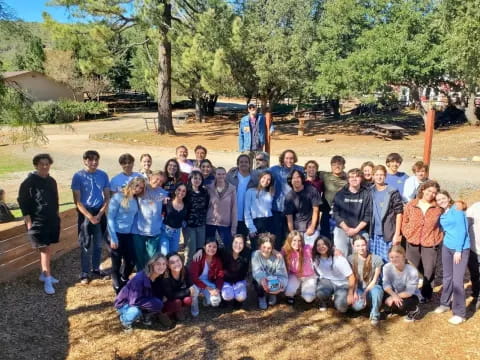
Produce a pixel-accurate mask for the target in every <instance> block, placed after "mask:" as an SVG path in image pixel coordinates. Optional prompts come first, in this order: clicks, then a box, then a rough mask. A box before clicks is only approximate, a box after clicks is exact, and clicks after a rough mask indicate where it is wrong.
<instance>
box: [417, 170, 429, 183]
mask: <svg viewBox="0 0 480 360" xmlns="http://www.w3.org/2000/svg"><path fill="white" fill-rule="evenodd" d="M415 176H416V177H417V179H418V180H420V181H425V179H426V178H427V172H426V171H425V169H420V170H417V171H415Z"/></svg>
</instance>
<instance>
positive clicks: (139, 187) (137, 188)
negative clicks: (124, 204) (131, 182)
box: [133, 182, 145, 195]
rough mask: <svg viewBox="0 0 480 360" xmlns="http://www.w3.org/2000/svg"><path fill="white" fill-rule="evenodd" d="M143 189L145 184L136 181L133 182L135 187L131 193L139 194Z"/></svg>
mask: <svg viewBox="0 0 480 360" xmlns="http://www.w3.org/2000/svg"><path fill="white" fill-rule="evenodd" d="M144 189H145V184H144V183H141V182H139V183H137V184H135V187H134V188H133V194H134V195H140V194H142V193H143V190H144Z"/></svg>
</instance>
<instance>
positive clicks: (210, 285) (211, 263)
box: [189, 238, 224, 314]
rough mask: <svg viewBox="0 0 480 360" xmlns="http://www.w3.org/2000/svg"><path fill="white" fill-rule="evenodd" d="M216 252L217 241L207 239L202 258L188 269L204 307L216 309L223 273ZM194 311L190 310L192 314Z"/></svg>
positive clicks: (220, 298) (219, 301)
mask: <svg viewBox="0 0 480 360" xmlns="http://www.w3.org/2000/svg"><path fill="white" fill-rule="evenodd" d="M217 250H218V243H217V241H216V240H215V239H208V238H207V241H206V243H205V246H204V253H203V256H202V258H201V259H200V260H198V261H195V260H194V261H192V262H191V263H190V267H189V271H190V277H191V279H192V281H193V283H194V284H195V286H196V287H197V288H198V289H199V292H200V293H201V294H202V295H203V297H204V301H203V305H204V306H209V305H211V306H213V307H217V306H219V305H220V303H221V301H222V297H221V294H220V291H221V289H222V287H223V282H224V280H223V277H224V273H223V264H222V260H221V258H220V256H219V255H218V254H217ZM194 310H197V309H193V308H192V314H193V312H194ZM197 311H198V310H197Z"/></svg>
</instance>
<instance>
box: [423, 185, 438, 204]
mask: <svg viewBox="0 0 480 360" xmlns="http://www.w3.org/2000/svg"><path fill="white" fill-rule="evenodd" d="M437 192H438V191H437V188H435V187H433V186H431V187H429V188H426V189H425V190H424V191H423V198H422V199H423V200H425V201H427V202H432V201H433V200H435V197H436V196H437Z"/></svg>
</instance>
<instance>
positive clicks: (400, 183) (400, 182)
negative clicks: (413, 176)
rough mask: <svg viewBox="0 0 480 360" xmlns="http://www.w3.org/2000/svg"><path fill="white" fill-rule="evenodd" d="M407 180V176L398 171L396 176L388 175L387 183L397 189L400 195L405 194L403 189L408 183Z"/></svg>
mask: <svg viewBox="0 0 480 360" xmlns="http://www.w3.org/2000/svg"><path fill="white" fill-rule="evenodd" d="M407 179H408V175H407V174H405V173H404V172H401V171H398V172H397V173H396V174H387V177H386V178H385V182H386V183H387V184H388V185H390V186H391V187H393V188H394V189H397V190H398V192H399V193H400V194H403V187H404V186H405V181H407Z"/></svg>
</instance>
